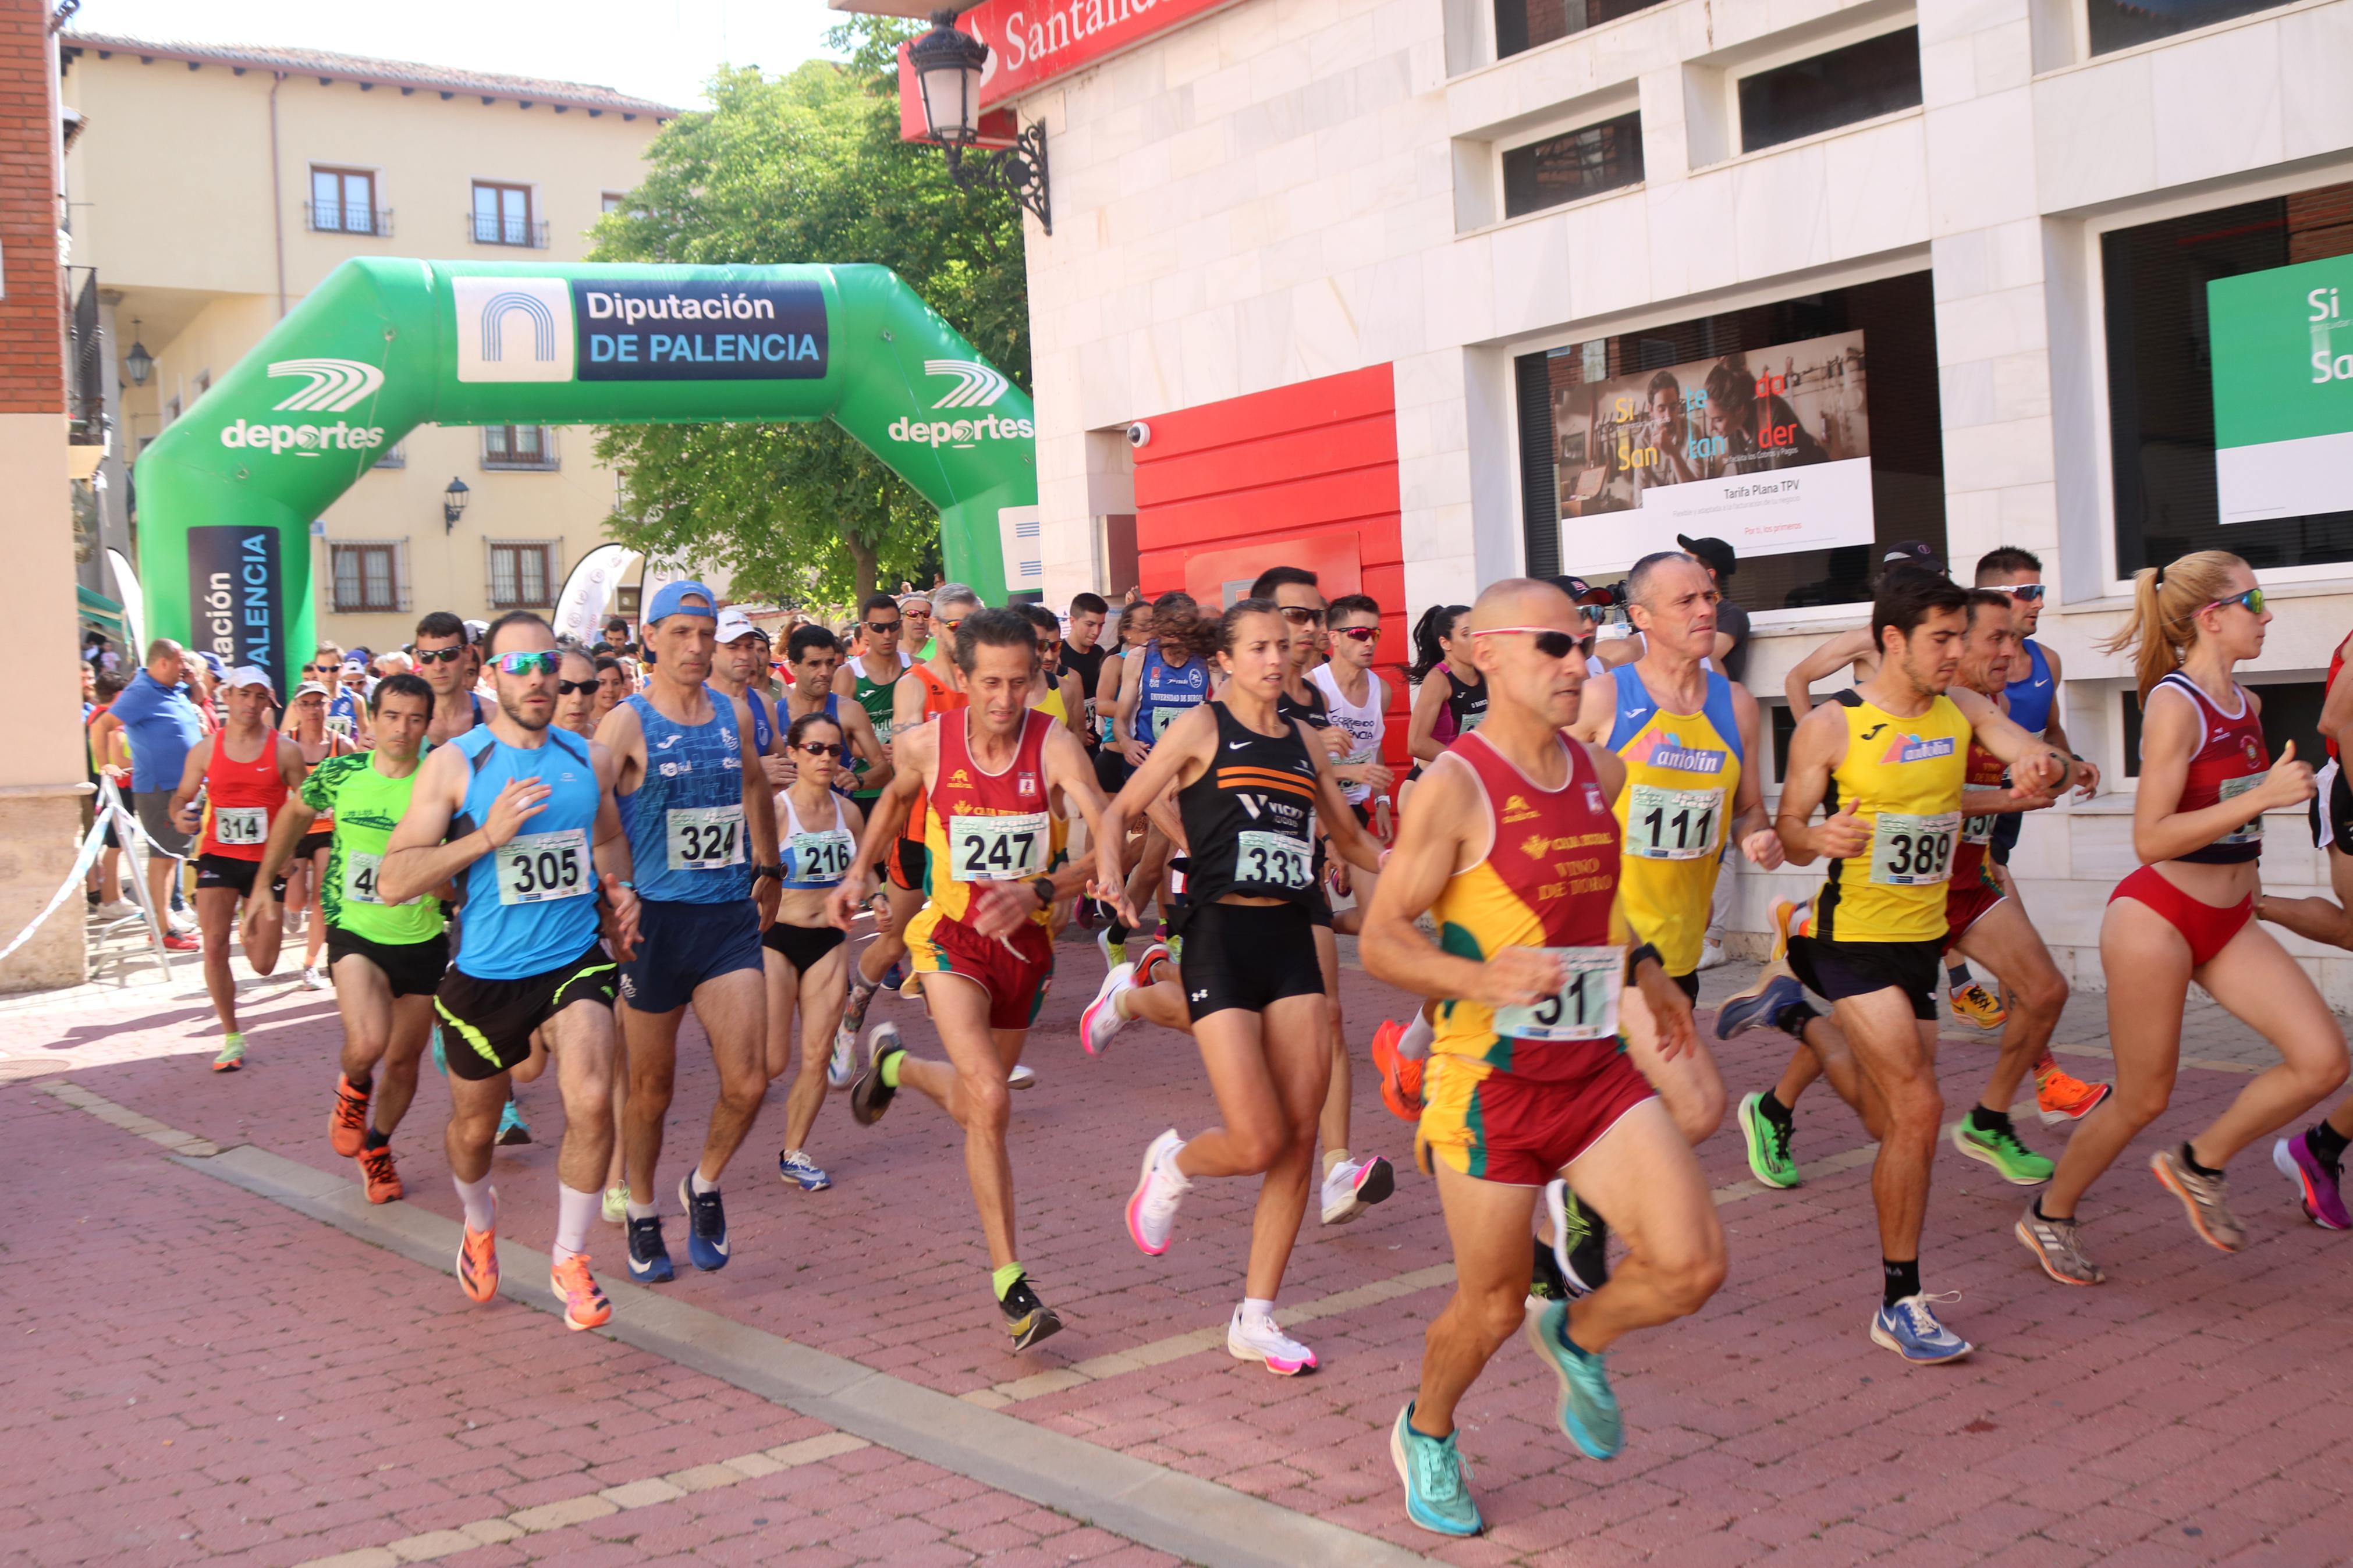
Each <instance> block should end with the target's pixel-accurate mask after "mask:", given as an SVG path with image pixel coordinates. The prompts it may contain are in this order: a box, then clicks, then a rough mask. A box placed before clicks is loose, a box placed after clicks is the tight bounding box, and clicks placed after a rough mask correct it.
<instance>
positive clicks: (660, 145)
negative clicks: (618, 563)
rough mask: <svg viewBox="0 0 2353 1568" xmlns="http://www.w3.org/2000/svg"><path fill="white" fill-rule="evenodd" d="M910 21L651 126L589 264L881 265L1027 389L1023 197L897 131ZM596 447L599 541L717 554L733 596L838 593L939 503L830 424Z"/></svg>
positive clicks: (605, 435) (898, 545)
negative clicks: (605, 486) (989, 185)
mask: <svg viewBox="0 0 2353 1568" xmlns="http://www.w3.org/2000/svg"><path fill="white" fill-rule="evenodd" d="M917 30H918V29H917V28H916V27H915V26H914V25H913V24H910V23H905V22H901V21H896V20H893V19H891V18H884V17H858V18H854V19H853V20H851V21H850V22H849V25H848V26H845V27H843V28H841V29H839V30H838V31H837V32H836V33H835V34H834V35H833V41H834V44H835V47H848V48H849V49H850V51H851V57H850V58H849V60H848V61H847V62H839V61H831V60H812V61H810V62H808V63H807V64H805V65H803V66H801V67H799V68H797V69H795V70H793V71H791V72H789V73H788V74H786V75H784V76H781V77H771V76H767V75H764V74H763V73H762V72H761V71H760V70H759V69H758V68H756V67H744V68H736V69H729V70H725V71H723V72H722V73H721V74H720V75H719V76H718V77H717V78H716V79H714V80H713V81H712V89H711V97H712V108H711V109H710V110H707V111H697V112H693V113H689V114H681V115H680V116H679V117H678V118H677V119H676V120H674V121H670V124H668V125H667V126H665V127H663V129H662V132H661V134H660V135H659V136H658V137H657V138H655V141H654V143H653V145H652V147H651V148H649V150H648V152H647V154H646V162H647V166H648V168H647V174H646V180H645V183H644V184H642V185H640V186H639V187H638V189H637V190H635V191H633V192H631V193H630V195H629V197H628V202H627V203H626V204H625V207H624V210H623V211H620V212H616V213H613V214H610V215H608V216H607V217H606V218H605V219H604V220H603V222H602V223H601V224H600V226H598V228H597V230H596V249H595V251H594V252H593V259H596V260H598V261H665V262H689V263H701V264H720V263H730V262H733V263H754V264H759V265H764V266H768V265H777V264H788V263H796V262H817V263H843V262H857V261H871V262H879V263H881V265H883V266H885V267H888V268H892V270H893V271H895V272H897V273H898V274H899V276H900V277H902V278H903V279H906V280H907V282H908V284H909V285H910V286H911V287H912V288H913V289H915V291H916V292H917V293H919V294H921V295H923V298H924V299H925V300H929V301H930V302H931V304H932V305H933V307H934V309H935V310H938V311H939V312H940V314H941V315H943V316H944V317H946V318H947V320H948V321H950V322H951V323H952V324H954V325H955V328H956V330H957V331H961V332H962V333H964V335H965V337H966V338H968V339H970V340H971V342H972V343H973V346H974V347H975V348H976V349H978V350H979V351H980V352H981V353H982V354H983V355H985V356H986V357H987V359H988V360H989V361H990V363H994V364H996V365H997V367H998V368H999V369H1001V370H1003V371H1005V372H1006V374H1008V375H1010V376H1011V377H1013V379H1014V380H1015V381H1017V382H1018V383H1020V384H1023V385H1027V384H1029V295H1028V280H1027V274H1026V273H1025V271H1024V268H1023V263H1022V254H1021V224H1020V209H1019V208H1018V207H1017V206H1015V205H1014V204H1013V203H1012V202H1011V200H1009V199H1008V198H1007V197H1005V196H1002V195H994V194H991V193H987V192H974V191H967V190H965V189H964V188H963V187H961V186H959V185H957V184H955V182H954V181H953V180H952V179H951V178H950V177H949V175H948V173H947V169H946V166H945V163H944V160H943V158H942V156H941V154H940V153H939V151H938V150H937V149H936V148H933V147H929V146H925V145H922V144H918V143H911V142H902V141H900V139H899V106H898V65H897V51H898V46H899V43H900V41H901V40H902V38H906V37H911V36H913V33H914V32H915V31H917ZM596 455H597V457H598V458H600V459H602V460H603V461H605V462H606V463H607V464H609V465H611V466H612V467H613V468H616V469H617V470H618V471H619V473H620V474H621V476H622V495H621V498H620V500H619V503H618V505H617V509H616V512H615V515H614V517H613V519H612V521H611V522H610V524H609V531H610V532H611V533H612V536H613V537H614V538H615V539H617V540H619V541H620V542H623V543H625V544H628V545H629V546H631V547H632V548H635V549H640V550H644V551H647V552H649V553H651V554H654V555H656V556H657V557H665V558H671V559H678V558H686V557H692V558H695V559H700V560H706V561H712V562H715V563H719V564H722V565H723V566H725V567H726V568H727V570H728V572H729V573H730V574H731V576H732V578H733V582H734V584H735V590H736V595H737V596H738V597H742V598H753V597H762V598H776V599H781V600H783V601H785V602H787V603H794V604H808V603H823V604H839V603H843V602H847V601H851V600H853V599H854V597H857V596H862V595H865V594H867V593H870V592H871V591H872V589H873V587H874V584H876V582H877V581H878V580H883V579H895V578H896V577H897V576H899V575H902V574H904V575H910V576H913V575H915V574H917V573H918V572H920V571H923V569H925V568H926V567H928V566H929V565H930V564H931V563H933V562H934V560H935V558H936V556H937V552H938V549H939V516H938V514H937V513H936V512H934V510H932V509H931V507H930V506H929V505H928V504H927V503H926V502H925V501H924V500H923V498H922V497H921V496H919V495H917V494H916V493H915V491H914V490H913V489H910V488H909V487H908V486H907V485H906V484H905V483H904V482H903V481H902V480H901V479H899V478H898V476H896V475H895V474H893V473H892V472H891V470H890V469H889V468H885V467H884V466H883V465H882V464H881V462H880V461H879V460H878V459H876V458H874V457H873V456H872V455H871V453H869V452H868V451H867V450H866V449H865V448H864V447H860V445H859V444H858V443H857V442H855V441H853V440H851V439H850V438H849V436H847V435H846V434H844V433H843V432H842V431H841V429H840V428H839V426H835V425H833V424H831V423H830V422H828V423H824V424H817V425H798V424H797V425H762V424H712V425H672V426H659V425H655V426H645V425H640V426H612V427H608V428H606V429H603V430H601V431H599V433H598V439H597V443H596ZM925 580H928V579H927V574H926V577H925Z"/></svg>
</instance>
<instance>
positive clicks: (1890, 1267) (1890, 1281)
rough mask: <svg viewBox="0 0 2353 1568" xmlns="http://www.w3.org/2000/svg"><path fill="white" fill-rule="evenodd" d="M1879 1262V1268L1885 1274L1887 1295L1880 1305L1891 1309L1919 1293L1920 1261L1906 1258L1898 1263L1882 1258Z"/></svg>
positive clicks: (1892, 1259)
mask: <svg viewBox="0 0 2353 1568" xmlns="http://www.w3.org/2000/svg"><path fill="white" fill-rule="evenodd" d="M1879 1261H1880V1267H1881V1268H1883V1269H1884V1270H1885V1271H1886V1274H1887V1294H1886V1296H1885V1297H1884V1298H1883V1300H1882V1303H1881V1304H1882V1305H1883V1306H1889V1307H1893V1306H1894V1305H1895V1303H1896V1302H1898V1301H1901V1300H1904V1298H1905V1297H1906V1296H1917V1295H1918V1294H1919V1293H1920V1260H1919V1259H1918V1258H1905V1260H1904V1261H1903V1262H1901V1263H1898V1262H1897V1261H1896V1260H1895V1259H1894V1258H1881V1259H1880V1260H1879Z"/></svg>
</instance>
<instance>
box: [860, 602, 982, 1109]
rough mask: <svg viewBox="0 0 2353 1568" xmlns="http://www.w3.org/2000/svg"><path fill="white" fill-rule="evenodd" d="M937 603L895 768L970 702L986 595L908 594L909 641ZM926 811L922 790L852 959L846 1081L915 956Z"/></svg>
mask: <svg viewBox="0 0 2353 1568" xmlns="http://www.w3.org/2000/svg"><path fill="white" fill-rule="evenodd" d="M934 605H937V606H938V608H939V635H938V636H937V637H934V638H933V640H932V643H931V644H930V645H929V646H930V647H931V649H932V651H931V652H930V653H928V654H926V655H924V656H923V658H922V659H921V661H920V662H918V663H915V664H913V665H910V666H909V667H908V669H907V673H906V674H905V675H903V676H902V677H900V679H899V682H898V684H897V685H896V686H894V687H893V688H892V710H891V737H892V739H891V755H892V766H893V768H894V769H895V768H896V767H897V765H898V754H899V745H898V742H899V738H900V737H901V736H903V735H905V734H907V733H908V732H909V731H912V730H913V729H915V728H916V727H917V726H919V725H921V724H922V723H923V721H925V720H927V719H931V718H934V717H936V716H937V715H939V714H942V713H947V712H953V711H955V710H957V709H960V708H962V707H963V706H964V705H965V696H964V676H963V672H962V671H960V670H958V669H957V668H956V665H955V629H956V627H958V626H962V625H963V624H964V621H965V616H969V615H971V614H972V613H973V612H975V611H976V610H978V609H979V608H980V595H977V594H976V593H974V592H973V591H972V590H971V589H970V588H968V587H966V586H965V584H962V583H948V584H943V585H942V586H941V587H940V588H938V589H937V590H936V591H935V592H934V594H932V595H928V596H927V595H921V594H918V595H913V597H912V598H910V599H907V600H905V601H902V603H901V605H900V606H899V610H900V614H901V616H902V617H903V618H904V621H905V625H906V628H907V629H906V631H905V633H904V634H903V635H904V640H906V641H907V642H909V643H913V642H915V641H916V640H917V639H918V638H920V637H923V635H924V634H923V631H921V630H919V629H918V628H919V627H927V626H929V625H930V624H931V614H932V609H933V606H934ZM877 618H878V619H879V618H880V617H879V616H878V617H877ZM869 635H870V636H871V635H872V634H871V632H870V633H869ZM851 798H852V799H856V798H857V797H855V796H852V797H851ZM877 798H878V802H879V796H878V797H877ZM860 810H862V811H864V812H865V814H866V821H867V824H868V826H870V827H871V826H872V825H873V823H874V820H875V804H874V803H861V804H860ZM926 816H927V813H926V811H925V809H924V797H923V795H916V797H915V799H914V802H913V805H910V806H909V807H908V811H907V817H906V830H905V831H904V832H903V833H902V834H901V835H900V836H899V837H897V838H896V839H894V840H892V842H891V844H890V846H889V854H888V856H887V858H886V861H885V864H884V865H883V867H882V873H883V874H882V875H881V876H880V877H878V878H877V882H878V883H879V885H880V886H881V891H882V895H883V899H884V900H885V901H884V903H883V905H882V906H881V908H878V909H877V910H875V913H874V927H875V931H874V940H873V941H872V942H868V943H867V944H866V947H865V950H864V951H863V952H860V953H859V955H858V962H857V963H854V964H852V965H850V969H849V1001H848V1002H847V1003H845V1004H844V1005H843V1006H842V1009H841V1024H840V1026H839V1028H837V1029H836V1030H835V1031H834V1035H833V1059H832V1061H831V1062H830V1064H828V1081H830V1082H834V1083H840V1082H842V1081H844V1080H845V1079H847V1077H848V1075H849V1073H850V1071H851V1070H852V1068H853V1065H854V1058H853V1055H852V1052H853V1051H854V1049H855V1047H856V1046H857V1044H858V1032H859V1030H860V1029H862V1028H864V1027H865V1026H866V1009H867V1007H868V1006H869V1005H871V1003H872V1002H873V1000H874V993H875V992H876V991H878V990H880V989H881V985H882V981H883V978H884V977H885V976H886V975H888V974H889V973H891V971H892V967H893V966H894V965H895V964H897V963H899V961H900V960H902V959H903V958H905V957H906V956H907V942H906V937H905V931H906V927H907V922H908V921H911V920H913V919H914V918H915V914H916V912H917V911H918V910H921V909H922V908H923V888H924V869H925V868H926V866H927V865H928V863H929V851H927V850H926V849H925V848H924V847H923V824H924V820H925V817H926Z"/></svg>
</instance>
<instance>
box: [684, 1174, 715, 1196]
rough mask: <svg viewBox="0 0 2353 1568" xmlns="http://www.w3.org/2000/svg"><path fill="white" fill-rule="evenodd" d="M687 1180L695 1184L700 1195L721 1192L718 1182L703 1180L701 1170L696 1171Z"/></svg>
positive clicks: (695, 1188)
mask: <svg viewBox="0 0 2353 1568" xmlns="http://www.w3.org/2000/svg"><path fill="white" fill-rule="evenodd" d="M687 1179H688V1180H689V1181H691V1182H692V1183H693V1184H694V1190H695V1191H696V1192H698V1193H715V1192H717V1191H718V1190H719V1184H718V1183H717V1182H706V1181H704V1180H703V1179H702V1172H701V1171H700V1170H698V1171H696V1172H695V1173H694V1174H693V1175H691V1176H690V1177H688V1178H687Z"/></svg>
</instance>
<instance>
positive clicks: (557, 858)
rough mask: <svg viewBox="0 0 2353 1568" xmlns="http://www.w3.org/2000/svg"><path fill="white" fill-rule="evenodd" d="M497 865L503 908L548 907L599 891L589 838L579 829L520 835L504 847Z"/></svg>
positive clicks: (568, 828)
mask: <svg viewBox="0 0 2353 1568" xmlns="http://www.w3.org/2000/svg"><path fill="white" fill-rule="evenodd" d="M497 864H498V873H499V902H500V903H501V904H544V903H549V902H552V901H553V900H557V899H582V898H586V897H587V896H588V895H589V894H591V893H593V892H595V891H596V881H595V879H593V878H591V877H590V876H589V874H588V835H587V834H586V832H584V831H582V830H581V829H579V828H577V827H567V828H565V829H564V830H563V831H562V832H560V833H522V834H517V835H516V836H515V837H512V838H511V839H509V840H508V841H507V842H506V843H505V844H503V845H501V847H500V848H499V851H498V861H497Z"/></svg>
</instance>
